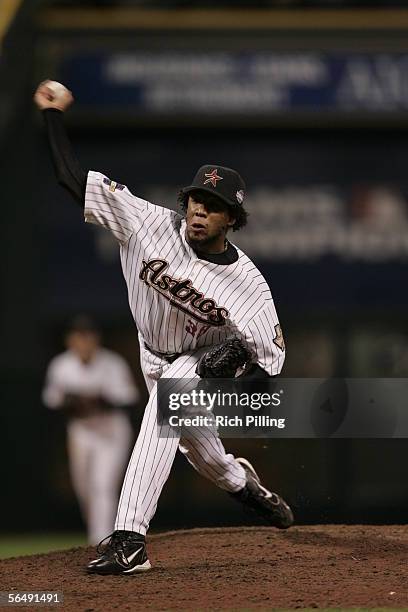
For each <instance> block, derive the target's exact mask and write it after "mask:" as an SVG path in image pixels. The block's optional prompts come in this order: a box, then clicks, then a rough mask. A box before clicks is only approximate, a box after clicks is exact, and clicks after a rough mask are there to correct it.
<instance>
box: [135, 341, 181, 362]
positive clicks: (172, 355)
mask: <svg viewBox="0 0 408 612" xmlns="http://www.w3.org/2000/svg"><path fill="white" fill-rule="evenodd" d="M144 346H145V348H147V350H148V351H150V353H152V354H153V355H156V357H160V358H161V359H165V360H166V361H168V362H169V363H173V361H176V359H178V358H179V357H180V355H181V353H160V351H155V350H154V349H152V348H151V347H150V346H149V345H148V344H146V342H145V343H144Z"/></svg>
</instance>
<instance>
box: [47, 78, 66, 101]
mask: <svg viewBox="0 0 408 612" xmlns="http://www.w3.org/2000/svg"><path fill="white" fill-rule="evenodd" d="M44 85H46V86H47V87H48V89H51V91H52V93H53V95H54V100H53V101H54V102H56V101H57V100H58V99H61V97H62V96H63V95H65V93H69V90H68V89H67V88H66V87H65V85H63V84H62V83H58V81H46V82H45V83H44Z"/></svg>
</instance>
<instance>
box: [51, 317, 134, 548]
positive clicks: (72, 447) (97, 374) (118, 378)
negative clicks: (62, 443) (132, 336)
mask: <svg viewBox="0 0 408 612" xmlns="http://www.w3.org/2000/svg"><path fill="white" fill-rule="evenodd" d="M86 327H87V326H86V325H85V326H84V325H82V326H81V328H80V329H79V328H78V326H74V329H71V330H70V332H69V333H68V336H67V339H68V344H69V345H70V348H69V349H68V350H67V351H66V352H64V353H62V354H60V355H58V356H57V357H55V358H54V359H53V360H52V361H51V363H50V364H49V366H48V370H47V375H46V383H45V387H44V390H43V401H44V403H45V404H46V405H47V406H48V407H49V408H52V409H56V410H58V409H62V408H67V407H68V409H69V407H71V409H72V407H74V412H73V413H72V414H71V415H70V414H69V413H68V415H69V420H68V425H67V443H68V456H69V466H70V474H71V479H72V485H73V488H74V491H75V493H76V495H77V498H78V501H79V504H80V508H81V511H82V514H83V517H84V520H85V522H86V524H87V529H88V539H89V542H90V543H91V544H96V543H98V542H99V541H100V540H101V539H102V538H103V537H104V536H105V535H106V534H107V533H109V531H112V529H113V525H114V518H115V513H116V507H117V502H118V493H119V486H120V482H121V479H122V477H123V474H124V471H125V467H126V463H127V461H128V459H129V454H130V445H131V442H132V438H133V432H132V427H131V424H130V421H129V418H128V417H127V415H126V414H125V412H124V411H123V410H121V409H120V407H121V406H126V405H130V404H134V403H135V402H136V401H137V400H138V397H139V393H138V390H137V388H136V386H135V384H134V382H133V377H132V373H131V371H130V368H129V366H128V365H127V363H126V361H125V360H124V359H123V358H122V357H121V356H120V355H118V354H116V353H114V352H112V351H109V350H107V349H105V348H102V347H100V346H99V345H98V343H97V335H96V333H95V332H94V330H93V329H86ZM88 327H89V326H88ZM78 343H80V344H78ZM84 349H85V351H86V353H87V355H86V357H87V359H85V360H84Z"/></svg>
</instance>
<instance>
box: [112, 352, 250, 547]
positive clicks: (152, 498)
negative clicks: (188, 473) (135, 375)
mask: <svg viewBox="0 0 408 612" xmlns="http://www.w3.org/2000/svg"><path fill="white" fill-rule="evenodd" d="M141 346H142V347H143V344H142V342H141ZM205 350H208V349H198V350H196V351H192V352H189V353H185V354H183V355H182V356H181V357H179V358H178V359H176V361H174V362H173V363H172V364H169V363H168V362H167V361H164V360H163V359H160V358H159V357H156V356H155V355H152V353H150V352H149V351H147V350H146V349H145V348H142V350H141V362H142V369H143V374H144V376H145V380H146V384H147V387H148V390H149V392H150V397H149V401H148V403H147V406H146V410H145V414H144V417H143V421H142V425H141V428H140V433H139V436H138V439H137V441H136V444H135V447H134V449H133V453H132V456H131V458H130V461H129V465H128V468H127V471H126V475H125V479H124V482H123V485H122V492H121V495H120V500H119V507H118V513H117V516H116V523H115V529H126V530H128V531H136V532H138V533H141V534H143V535H144V534H146V532H147V530H148V528H149V524H150V521H151V519H152V517H153V516H154V513H155V511H156V508H157V503H158V500H159V497H160V493H161V490H162V488H163V486H164V484H165V482H166V480H167V478H168V476H169V473H170V470H171V466H172V465H173V461H174V457H175V455H176V451H177V448H179V449H180V451H181V452H182V453H183V454H184V456H185V457H186V458H187V459H188V461H189V462H190V463H191V465H192V466H193V467H194V468H195V469H196V470H197V472H199V473H200V474H202V475H203V476H205V477H206V478H208V479H209V480H211V481H212V482H214V483H215V484H216V485H217V486H219V487H220V488H221V489H225V490H226V491H230V492H234V491H238V490H239V489H242V487H244V486H245V472H244V469H243V468H242V466H241V465H240V464H239V463H237V462H236V460H235V458H234V456H233V455H231V454H227V453H226V452H225V449H224V446H223V445H222V443H221V440H220V439H219V437H218V434H217V432H216V431H215V430H213V429H210V428H206V429H204V428H200V429H199V430H194V429H190V430H189V433H188V437H187V438H184V437H183V438H180V437H178V436H177V434H176V432H175V431H174V430H173V432H172V436H170V437H159V428H158V426H157V380H158V379H159V378H160V377H165V378H198V376H197V374H195V368H196V364H197V361H198V359H199V357H200V356H201V354H202V353H203V351H205ZM195 431H197V435H195V434H194V432H195Z"/></svg>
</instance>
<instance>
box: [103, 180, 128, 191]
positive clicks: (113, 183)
mask: <svg viewBox="0 0 408 612" xmlns="http://www.w3.org/2000/svg"><path fill="white" fill-rule="evenodd" d="M103 182H104V183H105V185H108V186H109V191H112V192H114V191H116V189H118V190H119V191H123V189H124V188H125V186H124V185H121V184H120V183H117V182H116V181H111V180H110V179H108V178H106V177H104V178H103Z"/></svg>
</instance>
